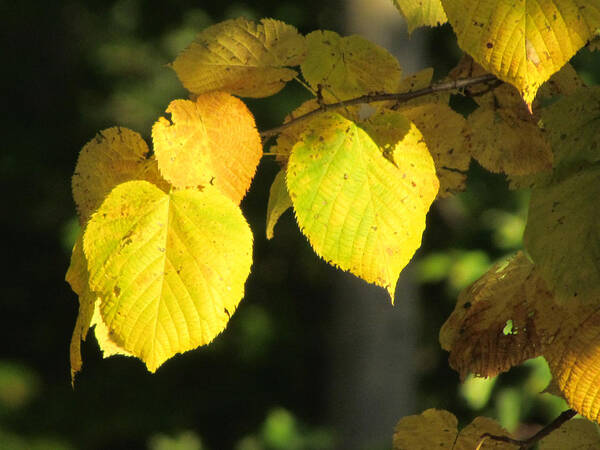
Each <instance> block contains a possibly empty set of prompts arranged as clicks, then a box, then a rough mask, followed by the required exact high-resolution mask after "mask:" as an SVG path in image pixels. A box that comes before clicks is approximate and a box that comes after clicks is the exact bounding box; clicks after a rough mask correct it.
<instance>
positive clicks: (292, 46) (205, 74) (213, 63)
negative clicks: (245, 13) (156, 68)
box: [173, 18, 306, 98]
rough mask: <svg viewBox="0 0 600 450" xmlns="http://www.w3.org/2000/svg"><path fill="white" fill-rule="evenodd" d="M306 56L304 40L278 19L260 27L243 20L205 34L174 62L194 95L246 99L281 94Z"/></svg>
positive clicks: (177, 70) (229, 22)
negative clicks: (218, 93)
mask: <svg viewBox="0 0 600 450" xmlns="http://www.w3.org/2000/svg"><path fill="white" fill-rule="evenodd" d="M305 54H306V43H305V41H304V37H303V36H302V35H300V34H298V31H296V29H295V28H294V27H292V26H291V25H287V24H285V23H283V22H280V21H278V20H273V19H261V21H260V23H259V24H257V23H255V22H253V21H250V20H247V19H244V18H239V19H235V20H227V21H225V22H221V23H218V24H216V25H213V26H211V27H209V28H207V29H206V30H204V31H203V32H201V33H200V34H199V35H198V36H197V37H196V39H195V40H194V42H192V43H191V44H190V45H189V46H188V47H187V48H186V49H185V50H184V51H183V52H182V53H181V54H180V55H179V56H178V57H177V59H175V61H174V62H173V69H174V70H175V72H176V73H177V76H178V77H179V79H180V80H181V82H182V83H183V85H184V86H185V88H186V89H187V90H189V91H191V92H193V93H194V94H203V93H205V92H209V91H226V92H229V93H231V94H235V95H239V96H241V97H254V98H259V97H268V96H270V95H273V94H276V93H277V92H279V91H280V90H281V89H282V88H283V87H284V86H285V83H286V82H287V81H289V80H291V79H293V78H294V77H295V76H296V75H297V72H296V71H295V70H292V69H289V68H288V67H289V66H297V65H299V64H300V63H301V62H302V60H303V59H304V56H305Z"/></svg>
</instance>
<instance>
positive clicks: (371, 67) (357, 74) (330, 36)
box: [301, 30, 402, 102]
mask: <svg viewBox="0 0 600 450" xmlns="http://www.w3.org/2000/svg"><path fill="white" fill-rule="evenodd" d="M306 41H307V44H308V54H307V56H306V59H305V60H304V62H303V63H302V65H301V68H302V75H303V76H304V78H305V79H306V81H308V83H309V84H310V86H311V87H312V88H313V89H314V90H315V91H318V90H319V88H322V94H323V98H324V99H325V100H326V101H327V102H334V101H340V100H348V99H350V98H353V97H359V96H361V95H365V94H369V93H374V92H393V89H394V88H395V87H396V86H398V84H399V82H400V78H401V76H402V71H401V69H400V65H399V63H398V60H397V59H396V58H394V56H392V55H391V54H390V53H389V52H388V51H387V50H386V49H384V48H382V47H380V46H378V45H376V44H373V43H372V42H369V41H367V40H366V39H364V38H362V37H360V36H348V37H341V36H340V35H339V34H337V33H335V32H333V31H321V30H319V31H313V32H312V33H310V34H309V35H308V36H306Z"/></svg>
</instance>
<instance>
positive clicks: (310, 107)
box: [271, 98, 319, 166]
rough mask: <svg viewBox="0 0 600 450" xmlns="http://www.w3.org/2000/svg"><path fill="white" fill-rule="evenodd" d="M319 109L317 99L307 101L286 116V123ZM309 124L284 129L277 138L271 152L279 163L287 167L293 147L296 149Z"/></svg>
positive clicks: (301, 122) (307, 121)
mask: <svg viewBox="0 0 600 450" xmlns="http://www.w3.org/2000/svg"><path fill="white" fill-rule="evenodd" d="M318 108H319V103H318V102H317V100H316V99H314V98H313V99H310V100H307V101H305V102H304V103H302V104H301V105H300V106H299V107H298V108H296V109H295V110H293V111H292V112H291V113H289V114H288V115H287V116H286V118H285V120H284V123H288V122H290V121H292V120H294V119H296V118H298V117H300V116H303V115H304V114H307V113H309V112H311V111H314V110H315V109H318ZM309 123H310V121H309V120H306V121H304V120H301V121H299V122H298V123H294V124H291V125H290V126H289V127H287V128H286V129H284V130H283V131H282V132H281V133H280V134H279V136H277V142H276V144H275V145H274V146H273V147H271V152H273V153H275V155H276V159H277V161H279V162H280V163H281V164H282V165H283V166H285V165H287V161H288V158H289V157H290V153H291V152H292V147H294V145H296V142H298V141H299V140H300V135H302V133H304V131H305V130H306V128H307V127H308V124H309Z"/></svg>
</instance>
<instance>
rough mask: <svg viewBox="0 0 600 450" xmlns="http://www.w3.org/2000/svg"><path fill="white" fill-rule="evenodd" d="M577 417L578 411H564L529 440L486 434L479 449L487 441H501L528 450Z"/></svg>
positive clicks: (480, 442)
mask: <svg viewBox="0 0 600 450" xmlns="http://www.w3.org/2000/svg"><path fill="white" fill-rule="evenodd" d="M575 415H577V411H575V410H573V409H567V410H566V411H563V412H562V413H561V414H560V416H558V417H557V418H556V419H554V420H553V421H552V422H551V423H549V424H548V425H546V426H545V427H544V428H542V429H541V430H540V431H538V432H537V433H535V434H534V435H533V436H531V437H529V438H527V439H523V440H518V439H513V438H510V437H508V436H496V435H493V434H489V433H485V434H484V435H483V436H481V440H480V441H479V444H478V445H477V448H480V447H481V444H482V443H483V441H485V440H486V439H492V440H494V441H500V442H506V443H508V444H514V445H518V446H519V448H520V449H521V450H524V449H528V448H529V447H531V446H532V445H534V444H535V443H536V442H538V441H539V440H540V439H542V438H544V437H546V436H548V435H549V434H550V433H552V432H553V431H554V430H557V429H558V428H560V426H561V425H562V424H564V423H565V422H568V421H569V420H571V419H572V418H573V417H574V416H575Z"/></svg>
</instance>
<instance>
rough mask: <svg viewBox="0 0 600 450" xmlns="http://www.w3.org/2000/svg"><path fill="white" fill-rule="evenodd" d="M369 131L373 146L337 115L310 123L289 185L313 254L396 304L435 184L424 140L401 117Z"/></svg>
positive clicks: (376, 121)
mask: <svg viewBox="0 0 600 450" xmlns="http://www.w3.org/2000/svg"><path fill="white" fill-rule="evenodd" d="M369 127H370V130H371V131H370V132H371V133H372V134H371V136H375V138H372V137H371V136H369V134H367V133H366V132H365V131H364V130H363V129H362V128H360V127H358V126H357V125H356V124H355V123H353V122H352V121H350V120H348V119H345V118H343V117H342V116H340V115H338V114H323V115H322V116H319V117H317V118H315V119H314V120H312V121H311V122H310V126H309V128H308V130H307V132H306V133H305V134H304V135H303V136H302V138H301V140H300V142H298V143H297V144H296V145H295V146H294V148H293V150H292V154H291V156H290V160H289V163H288V166H287V172H286V180H287V187H288V192H289V193H290V197H291V199H292V203H293V206H294V212H295V214H296V219H297V221H298V224H299V226H300V229H301V230H302V232H303V233H304V234H305V235H306V236H307V237H308V240H309V241H310V243H311V245H312V246H313V248H314V250H315V251H316V253H317V254H318V255H319V256H321V257H323V258H324V259H325V260H326V261H328V262H329V263H330V264H332V265H334V266H337V267H340V268H341V269H343V270H347V271H350V272H351V273H353V274H354V275H356V276H358V277H360V278H362V279H364V280H366V281H367V282H369V283H374V284H376V285H378V286H382V287H384V288H386V289H387V291H388V292H389V294H390V296H391V297H392V299H393V297H394V290H395V286H396V281H397V278H398V275H399V273H400V271H401V270H402V269H403V268H404V266H406V264H408V262H409V261H410V259H411V258H412V255H413V254H414V252H415V251H416V250H417V248H419V246H420V244H421V234H422V232H423V229H424V227H425V215H426V213H427V211H428V209H429V206H430V205H431V202H432V201H433V200H434V198H435V196H436V194H437V190H438V181H437V178H436V176H435V168H434V166H433V161H432V159H431V156H430V155H429V152H428V151H427V147H426V146H425V144H424V142H423V139H422V135H421V133H420V132H419V131H418V129H417V128H416V127H415V126H414V124H412V123H410V122H409V121H408V120H407V119H406V118H405V117H404V116H402V115H401V114H400V113H397V112H390V113H386V114H382V115H380V116H377V117H375V118H373V119H371V120H370V121H369ZM376 142H377V143H376ZM379 145H381V146H383V147H384V148H381V147H379ZM384 152H385V153H386V154H387V155H388V158H390V160H391V161H393V162H391V161H390V160H388V159H386V157H384V156H383V153H384Z"/></svg>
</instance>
